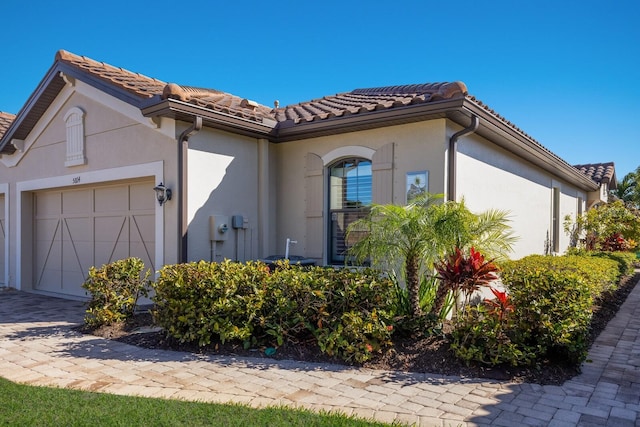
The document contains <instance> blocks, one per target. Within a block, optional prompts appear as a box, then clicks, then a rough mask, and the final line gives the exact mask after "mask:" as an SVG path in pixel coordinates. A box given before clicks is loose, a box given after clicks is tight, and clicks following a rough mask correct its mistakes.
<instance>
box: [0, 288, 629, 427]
mask: <svg viewBox="0 0 640 427" xmlns="http://www.w3.org/2000/svg"><path fill="white" fill-rule="evenodd" d="M83 312H84V307H83V305H82V303H79V302H74V301H67V300H62V299H57V298H51V297H45V296H40V295H33V294H27V293H23V292H18V291H13V290H8V291H1V292H0V375H1V376H2V377H4V378H7V379H9V380H11V381H15V382H21V383H26V384H35V385H47V386H57V387H68V388H75V389H82V390H93V391H100V392H106V393H115V394H124V395H140V396H149V397H163V398H172V399H174V398H175V399H187V400H200V401H208V402H240V403H245V404H249V405H252V406H267V405H290V406H298V407H305V408H309V409H313V410H319V409H325V410H339V411H342V412H344V413H346V414H356V415H359V416H364V417H373V418H375V419H377V420H380V421H387V422H391V421H402V422H407V423H416V424H418V425H425V426H438V425H442V426H458V425H462V426H465V425H466V426H475V425H498V426H513V425H518V424H524V425H544V426H575V425H584V426H587V425H594V426H595V425H597V426H604V425H611V426H640V421H638V418H639V417H640V336H639V331H640V286H637V287H636V289H635V290H634V291H633V292H632V293H631V295H629V298H628V299H627V301H626V302H625V304H624V305H623V307H622V308H621V310H620V312H619V313H618V315H617V316H616V318H615V319H614V320H612V321H611V322H610V323H609V325H608V326H607V329H606V330H605V331H604V332H603V333H602V334H601V335H600V337H599V338H598V340H597V341H596V343H595V344H594V346H593V347H592V349H591V351H590V353H589V359H590V360H591V362H589V363H585V365H584V366H583V370H582V374H581V375H580V376H578V377H576V378H574V379H573V380H571V381H568V382H566V383H565V384H564V385H563V386H540V385H536V384H514V383H509V382H499V381H491V380H479V379H473V378H460V377H451V376H442V375H436V374H433V375H431V374H413V373H404V372H392V371H374V370H366V369H353V368H345V367H342V366H327V365H319V364H310V363H299V362H292V361H285V362H283V361H268V360H264V359H257V358H256V359H251V358H233V357H211V356H199V355H193V354H188V353H181V352H174V351H162V350H147V349H141V348H138V347H134V346H130V345H127V344H121V343H118V342H115V341H109V340H105V339H102V338H97V337H94V336H85V335H82V334H79V333H77V332H74V331H73V330H72V329H71V328H72V326H74V325H76V324H78V323H80V322H82V317H83Z"/></svg>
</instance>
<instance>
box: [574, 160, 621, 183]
mask: <svg viewBox="0 0 640 427" xmlns="http://www.w3.org/2000/svg"><path fill="white" fill-rule="evenodd" d="M574 168H576V169H578V170H579V171H580V172H582V173H583V174H585V175H587V176H588V177H589V178H591V179H592V180H594V181H595V182H597V183H598V184H600V183H603V182H604V183H606V184H610V183H611V180H612V179H613V178H614V177H615V172H616V168H615V165H614V164H613V162H608V163H589V164H585V165H575V166H574Z"/></svg>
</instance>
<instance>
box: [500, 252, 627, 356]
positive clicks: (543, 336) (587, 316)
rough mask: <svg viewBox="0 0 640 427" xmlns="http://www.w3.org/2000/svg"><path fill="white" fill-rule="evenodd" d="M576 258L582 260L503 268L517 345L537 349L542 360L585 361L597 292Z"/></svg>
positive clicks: (540, 260)
mask: <svg viewBox="0 0 640 427" xmlns="http://www.w3.org/2000/svg"><path fill="white" fill-rule="evenodd" d="M552 258H557V259H552ZM572 258H578V259H579V258H582V257H538V256H530V257H526V258H523V259H521V260H519V261H512V262H508V263H505V264H504V265H503V266H502V268H503V271H502V280H503V283H504V284H505V286H506V287H507V289H508V292H509V295H510V297H511V299H512V301H513V304H514V305H515V307H516V310H515V312H514V323H515V326H514V328H515V332H514V341H515V342H517V343H519V344H521V345H524V346H527V347H530V348H535V349H536V351H537V352H538V354H537V357H538V359H539V360H540V359H541V358H543V357H546V356H549V355H552V356H559V357H562V358H564V359H566V360H568V361H569V362H571V363H577V362H580V361H582V360H584V357H585V356H586V352H587V349H588V342H587V340H588V334H589V324H590V321H591V315H592V312H591V308H592V304H593V291H594V287H595V286H594V284H593V283H589V282H588V280H587V279H586V278H585V274H584V271H582V270H581V269H580V268H576V267H575V265H574V266H572V265H571V263H572V262H575V261H576V259H572ZM615 269H616V272H617V265H616V266H615Z"/></svg>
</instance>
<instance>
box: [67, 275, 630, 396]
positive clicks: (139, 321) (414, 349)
mask: <svg viewBox="0 0 640 427" xmlns="http://www.w3.org/2000/svg"><path fill="white" fill-rule="evenodd" d="M638 280H640V273H636V274H635V275H634V276H630V277H627V278H625V279H623V280H622V282H621V283H620V285H619V287H618V289H617V290H616V291H614V292H608V293H607V294H605V295H603V296H602V298H600V300H599V301H597V302H596V304H595V306H594V315H593V318H592V321H591V333H590V342H591V343H593V341H595V339H596V338H597V337H598V335H599V334H600V332H602V330H603V329H604V328H605V327H606V325H607V323H608V322H609V320H611V319H612V318H613V317H614V316H615V315H616V313H617V312H618V309H619V308H620V306H621V305H622V304H623V303H624V301H625V300H626V298H627V296H628V295H629V293H630V292H631V291H632V290H633V288H634V287H635V285H636V283H638ZM152 325H153V320H152V318H151V315H150V314H149V313H140V314H137V315H136V316H135V317H134V318H133V319H132V320H131V321H129V322H126V323H122V324H116V325H111V326H103V327H100V328H98V329H93V330H91V329H88V328H86V327H80V328H79V329H80V330H81V331H82V332H84V333H90V334H93V335H98V336H101V337H104V338H108V339H113V340H117V341H120V342H124V343H127V344H132V345H136V346H140V347H145V348H152V349H164V350H177V351H187V352H193V353H198V354H212V355H229V356H241V357H242V356H249V357H264V358H268V359H275V360H291V359H293V360H298V361H305V362H319V363H334V364H341V365H345V362H343V361H341V360H340V359H336V358H331V357H328V356H326V355H323V354H322V353H321V352H320V349H319V348H318V347H317V345H315V344H314V343H313V340H312V339H308V340H302V341H301V342H298V343H297V344H290V343H287V344H285V345H283V346H281V347H279V348H278V349H277V351H276V353H275V354H274V355H272V356H269V357H267V356H265V354H264V351H263V350H264V349H249V350H245V349H244V348H243V347H242V345H241V344H237V343H228V342H227V343H224V344H222V343H221V342H215V343H212V344H211V345H209V346H206V347H198V346H196V345H193V344H180V343H179V342H178V341H177V340H175V339H172V338H170V337H167V336H166V334H165V333H164V332H162V331H161V332H149V333H136V332H135V331H137V330H139V328H141V327H146V326H152ZM394 339H395V342H394V345H393V347H391V348H389V349H387V350H386V351H385V352H384V353H383V354H379V355H377V356H376V357H375V358H374V359H373V360H371V361H369V362H366V363H364V364H362V365H351V366H362V367H366V368H372V369H383V370H394V371H405V372H419V373H433V374H443V375H459V376H464V377H468V378H488V379H497V380H507V381H515V382H528V383H537V384H555V385H560V384H562V383H564V382H565V381H566V380H568V379H570V378H572V377H574V376H575V375H577V374H579V373H580V367H579V366H575V365H570V364H567V363H564V362H563V361H562V360H545V361H542V363H540V366H539V367H538V368H512V367H510V366H498V367H486V366H480V365H473V366H466V365H465V364H464V362H461V361H459V360H457V359H456V358H455V357H454V355H453V353H452V352H451V351H450V349H449V344H448V342H447V340H446V339H445V336H444V335H439V336H431V337H427V338H421V339H415V338H411V337H394ZM587 363H588V362H587Z"/></svg>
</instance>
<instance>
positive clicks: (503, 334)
mask: <svg viewBox="0 0 640 427" xmlns="http://www.w3.org/2000/svg"><path fill="white" fill-rule="evenodd" d="M516 334H517V329H516V328H515V325H514V322H513V319H512V316H508V317H506V318H504V319H502V320H501V319H500V318H499V316H497V315H496V314H495V313H491V312H490V311H489V309H488V308H487V306H486V305H484V304H482V305H478V306H475V307H469V308H468V309H467V310H465V311H464V312H463V313H462V314H461V315H460V316H458V318H456V320H455V327H454V330H453V332H452V334H451V336H452V341H451V349H452V350H453V351H454V352H455V354H456V356H457V357H458V358H460V359H462V360H464V361H465V362H466V363H467V364H469V363H470V362H479V363H482V364H484V365H489V366H496V365H500V364H509V365H511V366H526V365H530V364H532V363H533V362H534V361H535V358H536V356H537V353H536V351H535V348H533V347H529V346H526V345H523V344H522V343H520V342H518V339H517V338H518V337H517V335H516Z"/></svg>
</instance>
